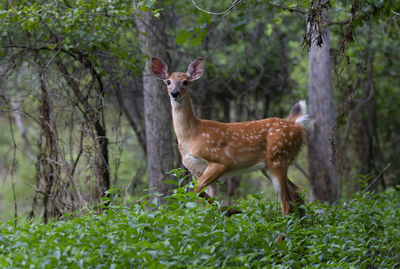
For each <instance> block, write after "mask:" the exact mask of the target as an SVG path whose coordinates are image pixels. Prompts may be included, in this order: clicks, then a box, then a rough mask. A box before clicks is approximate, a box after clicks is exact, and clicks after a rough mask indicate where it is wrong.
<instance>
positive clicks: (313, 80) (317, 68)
mask: <svg viewBox="0 0 400 269" xmlns="http://www.w3.org/2000/svg"><path fill="white" fill-rule="evenodd" d="M322 2H323V3H322V4H321V6H316V7H315V9H318V10H320V17H321V18H323V20H325V23H323V24H315V22H313V21H312V19H311V20H310V19H309V21H308V31H309V33H311V36H312V37H311V41H312V43H311V47H310V51H309V76H308V78H309V88H308V90H309V97H308V100H309V113H310V116H311V118H312V120H311V122H310V126H309V130H308V163H309V174H310V183H311V185H310V201H315V200H320V201H328V202H334V201H335V200H336V199H337V195H338V176H337V171H336V167H335V165H334V163H333V160H332V154H330V153H331V151H330V149H332V148H333V147H334V145H331V143H334V141H332V140H330V138H331V139H333V140H334V139H335V136H336V134H335V133H332V132H331V130H334V129H333V128H332V124H333V123H334V119H335V115H334V106H333V88H332V83H333V81H332V59H331V56H330V49H331V41H330V33H329V28H328V27H327V25H326V22H327V19H328V17H327V16H328V9H327V1H322ZM333 132H334V131H333Z"/></svg>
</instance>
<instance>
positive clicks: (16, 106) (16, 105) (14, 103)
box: [10, 98, 35, 159]
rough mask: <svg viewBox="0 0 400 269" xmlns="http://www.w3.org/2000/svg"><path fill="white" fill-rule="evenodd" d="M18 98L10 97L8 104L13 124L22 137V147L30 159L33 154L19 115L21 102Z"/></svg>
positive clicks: (33, 156)
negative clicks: (13, 120)
mask: <svg viewBox="0 0 400 269" xmlns="http://www.w3.org/2000/svg"><path fill="white" fill-rule="evenodd" d="M18 99H19V98H16V99H13V98H11V99H10V106H11V109H12V113H13V116H14V119H15V124H16V125H17V128H18V131H19V133H20V135H21V137H22V140H23V141H24V149H25V151H26V153H27V154H28V156H29V157H30V158H32V159H34V158H35V154H34V152H33V150H32V147H31V144H30V143H29V139H28V136H27V135H26V131H25V127H24V122H23V121H22V117H21V112H20V110H21V102H20V100H18Z"/></svg>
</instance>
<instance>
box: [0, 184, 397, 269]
mask: <svg viewBox="0 0 400 269" xmlns="http://www.w3.org/2000/svg"><path fill="white" fill-rule="evenodd" d="M190 187H192V186H191V185H188V186H185V187H181V188H178V189H176V190H175V191H174V194H172V195H171V196H170V197H168V198H167V200H168V202H167V203H166V204H165V205H163V206H161V207H159V208H158V209H156V210H153V211H148V210H146V208H148V207H149V206H151V205H149V203H148V202H147V201H146V198H143V199H141V200H140V201H136V202H135V203H133V204H132V205H129V206H128V205H127V204H125V203H123V202H122V201H120V200H118V199H117V198H113V199H112V200H110V201H109V202H111V203H110V204H109V206H108V207H109V209H108V210H106V211H104V212H103V213H102V214H95V213H93V212H89V213H87V214H85V215H84V216H81V217H75V218H74V217H73V215H67V216H65V218H64V219H62V220H59V221H53V222H52V223H50V224H47V225H43V224H31V223H27V224H25V225H23V226H20V227H18V228H17V229H13V228H11V227H10V226H8V225H3V227H2V229H1V230H0V266H1V267H2V268H16V267H19V268H28V267H34V268H54V267H57V268H66V267H68V268H134V267H140V268H142V267H144V268H166V267H172V268H177V267H178V268H183V267H185V268H186V267H194V268H210V267H211V268H216V267H218V268H219V267H222V268H223V267H246V268H248V267H252V268H257V267H265V266H266V267H274V268H275V267H278V268H350V267H357V268H371V267H373V268H377V267H380V268H394V267H396V266H397V265H398V262H399V259H400V231H399V229H400V197H399V195H398V193H395V192H386V193H380V194H376V195H372V194H365V195H362V194H357V195H356V196H355V198H354V200H353V201H352V202H350V203H348V204H341V205H336V206H329V205H317V204H308V205H306V216H305V217H304V218H299V217H297V216H294V215H293V216H288V217H282V216H281V215H280V212H279V208H278V207H277V205H276V204H271V203H270V202H268V201H266V200H265V199H263V198H262V197H261V196H260V195H252V196H251V197H249V199H247V200H246V201H241V202H240V203H239V207H240V209H241V210H242V212H243V213H241V214H237V215H234V216H232V217H227V216H226V215H225V213H224V212H222V213H221V210H220V206H219V205H215V204H214V205H208V204H207V203H206V202H204V201H202V200H199V198H198V197H197V196H196V195H195V194H194V193H193V192H189V193H187V189H188V188H190ZM113 195H115V192H114V193H113V194H112V195H111V196H113ZM280 234H282V235H285V236H286V239H285V240H284V241H281V242H279V243H276V242H275V239H276V237H277V236H278V235H280Z"/></svg>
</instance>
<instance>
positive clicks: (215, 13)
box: [192, 0, 242, 15]
mask: <svg viewBox="0 0 400 269" xmlns="http://www.w3.org/2000/svg"><path fill="white" fill-rule="evenodd" d="M240 2H242V0H235V1H234V2H233V3H232V5H231V6H230V7H229V8H228V9H227V10H225V11H222V12H212V11H207V10H205V9H203V8H201V7H199V6H198V5H197V4H196V2H195V1H194V0H192V3H193V5H194V6H195V7H196V8H197V9H198V10H200V11H203V12H205V13H207V14H210V15H224V14H226V13H228V12H229V11H231V10H232V9H233V8H234V7H236V6H237V5H239V4H240Z"/></svg>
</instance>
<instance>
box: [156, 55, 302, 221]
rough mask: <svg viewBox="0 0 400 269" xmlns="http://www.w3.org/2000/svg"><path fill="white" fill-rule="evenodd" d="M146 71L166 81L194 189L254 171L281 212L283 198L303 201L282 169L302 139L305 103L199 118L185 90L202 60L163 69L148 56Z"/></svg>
mask: <svg viewBox="0 0 400 269" xmlns="http://www.w3.org/2000/svg"><path fill="white" fill-rule="evenodd" d="M152 70H153V73H154V74H155V75H156V76H157V77H158V78H160V79H162V80H163V81H164V82H165V83H166V84H167V87H168V94H169V96H170V100H171V105H172V116H173V123H174V130H175V134H176V136H177V138H178V144H179V151H180V153H181V155H182V160H183V164H184V165H185V166H186V167H187V168H188V169H189V170H190V172H191V173H192V174H194V175H195V176H196V177H197V178H198V180H197V183H198V185H197V187H196V190H195V191H196V192H201V191H202V189H203V188H204V187H206V186H208V185H210V184H211V183H212V182H214V181H215V180H217V179H218V178H219V177H221V176H222V175H224V174H229V173H238V172H239V173H240V172H243V171H249V170H254V169H257V170H261V171H262V172H263V173H264V175H266V176H267V177H269V178H270V179H271V180H272V183H273V185H274V188H275V191H276V192H277V194H278V197H279V201H280V203H281V206H282V213H283V214H289V213H290V211H291V207H290V203H289V202H293V203H297V204H299V203H303V200H302V198H301V197H300V196H299V195H298V194H297V192H296V191H298V190H300V188H299V187H298V186H296V185H295V184H294V183H292V182H291V181H290V180H289V179H288V178H287V171H288V167H289V165H290V163H291V162H292V161H293V160H294V158H295V157H296V156H297V154H298V152H299V151H300V148H301V146H302V144H303V143H304V129H303V126H304V124H305V121H306V120H307V118H308V115H307V111H306V103H305V101H300V102H299V103H297V104H295V105H294V106H293V107H292V109H291V111H290V113H289V116H288V118H287V119H279V118H267V119H262V120H256V121H247V122H236V123H222V122H217V121H210V120H203V119H200V118H198V117H196V115H195V114H194V112H193V109H192V105H191V102H190V95H189V91H188V88H189V85H190V83H191V82H192V81H194V80H196V79H199V78H200V77H201V75H202V74H203V72H204V60H203V58H199V59H197V60H195V61H194V62H192V63H191V64H190V65H189V67H188V70H187V72H186V73H182V72H174V73H169V71H168V66H167V65H166V64H164V63H163V62H162V61H160V60H159V59H157V58H153V59H152ZM202 195H203V196H208V195H206V194H204V193H202Z"/></svg>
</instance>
